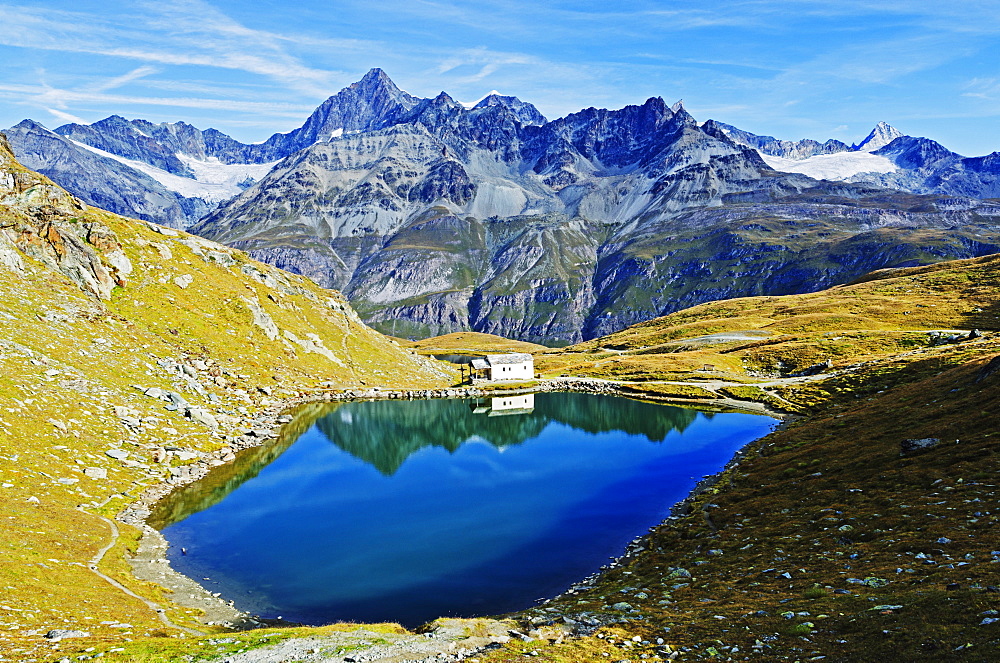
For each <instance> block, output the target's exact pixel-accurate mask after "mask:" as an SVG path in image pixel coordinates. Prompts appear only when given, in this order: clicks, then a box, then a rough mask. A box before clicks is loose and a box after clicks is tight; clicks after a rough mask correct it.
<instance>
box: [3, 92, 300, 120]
mask: <svg viewBox="0 0 1000 663" xmlns="http://www.w3.org/2000/svg"><path fill="white" fill-rule="evenodd" d="M4 93H7V94H6V95H4ZM0 96H7V97H8V98H11V96H15V97H18V98H20V99H21V100H22V103H31V104H34V105H37V106H39V107H42V108H46V109H47V110H49V111H50V112H51V109H52V108H53V107H54V108H55V109H65V108H67V107H68V106H69V105H70V104H71V103H81V104H104V105H112V106H118V107H125V106H171V107H176V108H201V109H211V110H222V111H230V112H237V113H269V114H286V113H291V114H295V116H297V117H302V116H303V115H304V114H305V113H308V112H310V111H311V110H313V107H312V106H310V105H308V104H291V103H282V102H271V101H235V100H232V99H212V98H198V97H144V96H133V95H122V94H107V93H104V92H97V91H93V90H67V89H62V88H56V87H51V86H45V85H6V84H0Z"/></svg>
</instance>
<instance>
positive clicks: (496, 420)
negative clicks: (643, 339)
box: [148, 394, 713, 530]
mask: <svg viewBox="0 0 1000 663" xmlns="http://www.w3.org/2000/svg"><path fill="white" fill-rule="evenodd" d="M532 396H533V394H532ZM560 396H561V398H560V399H558V401H556V400H553V399H544V398H539V399H538V401H537V403H534V402H533V404H534V405H535V406H534V408H533V409H532V410H531V411H520V410H519V411H518V414H517V415H516V416H503V417H489V416H482V415H483V414H487V415H488V414H490V413H491V412H496V411H497V410H495V409H494V408H493V407H492V401H494V400H499V399H474V400H459V399H454V400H442V399H436V400H419V401H358V402H349V403H312V404H309V405H306V406H303V407H302V408H301V409H300V410H298V411H297V412H296V413H295V416H294V418H293V420H292V422H291V423H289V424H285V426H283V427H282V429H281V434H280V436H279V437H278V439H277V440H276V441H274V442H272V443H270V444H265V445H264V446H260V447H254V448H252V449H246V450H244V451H241V452H240V453H238V454H237V455H236V460H235V461H234V462H232V463H229V464H227V465H223V466H220V467H217V468H215V469H213V470H212V471H211V472H210V473H209V474H208V476H206V477H204V478H203V479H200V480H199V481H196V482H194V483H191V484H188V485H186V486H181V487H179V488H176V489H175V490H174V491H173V492H171V493H170V495H168V496H167V497H166V498H164V499H162V500H160V502H158V503H157V504H156V507H155V508H154V509H153V512H152V514H150V517H149V519H148V522H149V524H150V525H151V526H153V527H154V528H156V529H158V530H162V529H165V528H166V527H169V526H170V525H173V524H174V523H178V522H180V521H182V520H184V519H185V518H187V517H188V516H189V515H191V514H193V513H197V512H199V511H202V510H203V509H207V508H209V507H211V506H212V505H213V504H217V503H218V502H220V501H222V500H223V499H225V497H226V496H227V495H228V494H229V493H231V492H232V491H234V490H236V489H237V488H238V487H239V486H240V485H242V484H243V483H245V482H246V481H249V480H250V479H253V478H254V477H256V476H257V475H258V474H259V473H260V471H261V470H262V469H264V468H265V467H267V466H268V465H269V464H270V463H271V462H273V461H274V460H275V459H276V458H278V457H279V456H280V455H281V454H282V453H284V452H285V450H287V449H288V447H290V446H291V445H292V444H293V443H294V442H295V440H297V439H298V438H299V436H300V435H302V434H303V433H305V432H306V431H307V430H309V429H310V428H312V427H313V426H315V427H316V428H317V430H319V431H320V432H322V434H323V435H324V436H325V437H326V438H327V439H328V440H330V442H332V443H334V444H336V445H337V446H338V447H340V448H341V449H343V450H344V451H346V452H347V453H349V454H351V455H352V456H354V457H355V458H358V459H360V460H363V461H365V462H366V463H368V464H370V465H372V466H373V467H375V468H376V469H377V470H378V471H379V472H381V473H382V474H384V475H386V476H391V475H392V474H394V473H395V472H396V471H397V470H398V469H399V468H400V466H402V464H403V463H404V462H405V461H406V459H407V458H409V457H410V456H412V455H413V454H415V453H416V452H418V451H420V450H421V449H423V448H425V447H443V448H445V449H447V450H448V451H452V452H453V451H455V450H456V449H458V448H459V447H461V446H462V445H463V444H465V443H466V442H469V441H472V440H475V441H480V442H488V443H489V444H491V445H493V446H495V447H497V448H498V449H503V448H506V447H509V446H513V445H516V444H520V443H522V442H524V441H525V440H529V439H532V438H534V437H536V436H538V434H539V433H540V432H541V431H542V430H544V429H545V427H546V426H548V425H549V423H551V422H559V423H563V424H566V425H567V426H570V427H571V428H573V429H576V430H580V431H584V432H587V433H603V432H608V431H614V430H619V431H622V432H625V433H628V434H629V435H642V436H644V437H645V438H646V439H647V440H649V441H650V442H662V441H663V440H664V439H666V437H667V435H668V434H669V433H670V431H673V430H676V431H684V430H685V429H686V428H687V427H688V426H689V425H690V424H691V422H692V421H694V420H695V418H696V417H698V416H699V415H701V416H703V417H707V418H711V417H712V416H713V415H712V413H711V412H699V411H697V410H688V409H684V408H677V407H668V406H663V405H655V404H651V403H644V402H642V401H633V400H628V399H624V398H608V397H594V396H590V395H587V394H560ZM401 405H402V406H404V407H400V406H401ZM482 407H485V408H486V411H485V412H480V413H478V414H477V412H476V410H477V409H479V408H482Z"/></svg>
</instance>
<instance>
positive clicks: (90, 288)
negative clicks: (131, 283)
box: [0, 134, 132, 299]
mask: <svg viewBox="0 0 1000 663" xmlns="http://www.w3.org/2000/svg"><path fill="white" fill-rule="evenodd" d="M0 206H2V208H3V210H4V215H3V217H0V263H2V264H3V265H4V266H5V267H6V268H7V269H9V270H12V271H15V272H18V273H22V272H23V271H24V270H25V268H26V265H25V262H24V260H23V259H22V257H21V255H19V253H18V252H20V254H24V255H25V256H27V257H29V258H31V259H33V260H35V261H37V262H38V263H41V264H42V265H44V266H45V267H47V268H49V269H52V270H53V271H57V272H59V273H61V274H62V275H64V276H66V277H67V278H69V279H70V280H71V281H73V282H74V283H75V284H76V285H78V286H79V287H80V288H81V289H82V290H83V291H85V292H88V293H90V294H92V295H95V296H96V297H98V298H100V299H108V298H110V297H111V291H112V290H113V289H114V288H115V286H123V285H125V279H126V277H127V276H128V275H129V274H130V273H131V272H132V263H131V262H130V261H129V259H128V257H127V256H126V255H125V252H124V251H123V250H122V246H121V244H120V243H119V242H118V238H117V237H116V236H115V234H114V232H113V231H112V230H111V229H110V228H108V227H107V226H105V225H104V224H102V223H101V222H100V221H97V220H93V219H92V218H91V219H88V220H85V219H82V218H80V217H81V216H82V215H83V213H84V212H86V211H87V206H86V205H85V204H84V203H83V202H82V201H80V200H79V199H76V198H74V197H72V196H70V195H69V194H67V193H66V192H65V191H64V190H62V189H61V188H59V187H57V186H56V185H54V184H53V183H52V182H51V181H49V180H48V179H46V178H45V177H43V176H40V175H38V174H37V173H33V172H31V171H29V170H27V169H25V168H24V167H22V166H21V165H20V164H18V163H17V161H16V160H15V158H14V155H13V152H12V151H11V149H10V144H9V143H8V142H7V140H6V139H5V138H4V137H3V135H2V134H0ZM15 249H16V251H15Z"/></svg>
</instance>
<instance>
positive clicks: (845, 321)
mask: <svg viewBox="0 0 1000 663" xmlns="http://www.w3.org/2000/svg"><path fill="white" fill-rule="evenodd" d="M998 270H1000V257H998V256H986V257H983V258H975V259H971V260H960V261H954V262H946V263H938V264H936V265H931V266H927V267H916V268H911V269H903V270H892V271H884V272H876V273H874V274H872V275H870V276H869V277H867V278H866V280H864V281H863V282H860V283H854V284H850V285H845V286H838V287H835V288H831V289H829V290H824V291H821V292H816V293H809V294H803V295H788V296H782V297H748V298H742V299H732V300H727V301H720V302H711V303H707V304H702V305H700V306H695V307H693V308H690V309H685V310H683V311H679V312H677V313H673V314H671V315H668V316H664V317H662V318H656V319H654V320H650V321H649V322H645V323H642V324H638V325H634V326H632V327H629V328H628V329H625V330H623V331H620V332H617V333H615V334H611V335H609V336H606V337H603V338H600V339H596V340H592V341H586V342H584V343H580V344H577V345H575V346H572V347H570V348H567V349H566V350H565V351H564V352H561V353H557V354H549V355H545V356H543V357H541V358H539V361H538V368H539V371H540V372H541V373H542V374H543V375H548V376H553V375H561V374H571V375H587V376H592V377H604V378H610V379H619V380H638V381H649V380H657V379H666V380H677V379H685V380H701V381H710V380H735V381H739V382H748V381H751V382H752V381H755V380H757V379H769V378H775V377H780V376H782V375H788V374H790V373H793V372H795V371H798V370H801V369H804V368H807V367H809V366H811V365H813V364H817V363H820V362H823V361H827V360H829V361H830V362H831V363H832V364H833V366H834V367H839V366H845V365H848V364H851V363H855V362H857V361H860V360H864V359H868V358H873V357H881V356H888V355H891V354H894V353H897V352H900V351H905V350H909V349H914V348H919V347H924V346H927V345H928V344H929V342H930V335H931V334H932V333H933V334H935V335H936V332H935V330H952V329H959V330H972V329H980V330H995V329H1000V304H998V302H1000V276H998Z"/></svg>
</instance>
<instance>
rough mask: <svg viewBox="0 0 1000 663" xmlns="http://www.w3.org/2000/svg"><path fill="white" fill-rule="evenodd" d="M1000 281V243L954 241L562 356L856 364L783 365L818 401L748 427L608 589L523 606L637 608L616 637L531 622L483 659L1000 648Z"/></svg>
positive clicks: (975, 654) (609, 580)
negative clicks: (775, 421)
mask: <svg viewBox="0 0 1000 663" xmlns="http://www.w3.org/2000/svg"><path fill="white" fill-rule="evenodd" d="M998 286H1000V258H998V257H997V256H989V257H985V258H981V259H975V260H964V261H956V262H952V263H943V264H940V265H935V266H932V267H923V268H914V269H907V270H900V271H898V272H895V273H890V274H876V275H874V276H873V277H872V278H870V279H868V280H866V281H865V282H863V283H858V284H854V285H849V286H844V287H840V288H834V289H832V290H829V291H825V292H821V293H815V294H812V295H800V296H792V297H772V298H754V299H744V300H736V301H730V302H718V303H713V304H706V305H703V306H700V307H697V308H696V309H691V310H688V311H682V312H680V313H677V314H674V315H671V316H667V317H664V318H660V319H658V320H655V321H651V322H649V323H646V324H642V325H636V326H635V327H631V328H629V329H627V330H624V331H623V332H620V333H618V334H614V335H612V336H610V337H607V338H604V339H600V340H598V341H594V342H590V343H587V344H582V345H580V346H576V347H575V348H570V349H569V350H567V351H566V352H565V354H563V355H561V356H560V355H555V356H551V357H549V358H547V359H546V360H545V361H549V360H551V361H552V364H551V366H552V367H553V370H558V371H564V372H565V371H567V370H575V371H577V372H579V373H582V374H591V375H608V374H609V373H611V374H616V375H627V376H628V377H629V378H630V379H632V380H634V381H635V383H636V384H650V383H643V382H642V380H643V379H644V378H652V379H653V380H656V379H660V378H663V377H667V378H671V379H678V378H681V377H683V376H685V375H691V376H693V375H702V374H703V373H704V371H698V370H697V368H698V367H701V365H702V364H703V363H708V362H710V361H714V362H716V363H717V364H718V365H720V366H721V369H722V370H718V371H716V372H717V373H718V374H719V375H721V376H723V377H726V378H727V379H740V380H746V381H756V380H764V379H765V378H760V377H754V376H753V375H748V373H747V371H748V370H749V371H750V372H751V373H755V374H756V373H759V372H762V371H764V370H767V371H775V372H777V371H778V369H779V365H778V363H777V360H778V359H781V360H782V361H783V362H785V363H784V366H785V368H786V370H787V369H790V368H792V367H801V366H804V365H808V364H810V363H812V362H815V361H818V360H822V359H824V358H829V359H832V360H833V363H834V366H835V367H837V368H839V369H840V370H837V371H835V372H834V373H831V374H827V375H821V376H819V378H818V379H816V380H815V381H810V382H801V383H791V384H785V385H784V386H782V387H781V388H780V394H781V395H782V396H783V397H784V398H786V399H788V401H790V402H791V403H792V404H793V405H795V406H797V407H798V409H799V410H800V412H801V413H802V414H803V415H804V416H801V417H799V418H798V419H796V420H795V421H792V422H790V423H788V424H786V425H785V426H784V427H782V428H781V429H779V430H777V431H776V432H774V433H772V434H771V435H769V436H767V437H765V438H763V439H762V440H759V441H757V442H755V443H753V444H751V445H750V446H749V448H748V449H747V450H746V451H747V456H746V458H745V459H744V460H743V461H742V462H741V463H740V464H739V466H738V467H735V468H734V469H730V470H728V471H727V472H725V473H724V474H723V475H722V476H721V478H720V480H719V482H718V483H717V484H715V486H714V487H712V488H710V489H708V491H707V492H705V493H704V494H702V495H700V496H699V497H697V498H695V499H694V500H692V501H691V502H690V503H689V504H688V506H687V507H686V508H685V509H684V510H682V513H681V515H680V516H679V517H678V518H677V519H676V520H672V521H669V522H668V523H666V524H665V525H663V526H661V527H659V528H657V529H656V530H655V531H654V532H653V533H652V534H651V535H650V537H649V539H648V540H647V541H646V542H644V544H643V547H645V548H646V551H645V552H643V553H641V554H639V555H637V556H636V557H635V558H634V559H633V560H632V561H631V562H629V563H626V564H625V565H623V566H622V567H621V568H618V569H614V570H612V571H609V572H608V573H607V574H605V575H604V576H603V577H602V578H601V580H600V581H599V582H598V583H597V586H596V587H595V588H594V589H593V590H590V591H584V592H580V593H578V594H576V595H572V596H565V597H561V598H560V599H558V600H556V601H553V602H552V603H550V604H549V605H548V606H546V607H547V608H548V609H549V610H533V611H529V612H528V614H529V615H533V616H535V617H536V619H544V620H548V619H552V618H556V619H558V618H559V615H561V614H566V615H569V616H570V617H571V618H573V617H574V616H578V615H579V613H581V612H590V613H594V614H604V615H606V616H607V615H614V616H620V617H622V618H624V619H625V622H624V623H622V624H619V625H616V626H614V627H605V628H604V629H602V630H601V631H600V634H602V635H607V636H608V637H604V638H596V637H591V638H584V639H580V640H575V641H567V642H565V643H562V644H559V645H553V644H546V643H538V642H535V643H517V644H514V645H511V646H508V647H507V648H505V649H504V650H502V651H498V652H496V653H494V654H491V655H490V656H488V657H486V658H484V660H487V661H521V660H525V661H526V660H547V661H585V660H620V659H623V658H624V659H628V660H636V659H637V658H638V657H639V656H640V655H642V654H645V655H646V656H647V657H649V660H656V659H657V658H659V659H665V658H667V657H668V656H670V655H671V652H679V653H678V654H676V656H677V657H678V658H679V660H709V659H713V660H764V661H771V660H789V661H794V660H800V661H805V660H827V661H878V660H899V661H904V660H905V661H917V660H928V661H947V660H954V661H992V660H996V657H997V653H998V652H1000V621H991V620H995V619H996V618H997V617H998V615H997V613H996V611H998V610H1000V552H998V548H1000V546H998V545H997V537H996V532H997V527H998V525H1000V509H998V503H1000V423H998V422H1000V420H998V417H997V413H998V412H1000V334H997V333H996V332H995V330H996V329H997V327H998V324H997V323H998V318H997V316H998V314H1000V287H998ZM904 312H909V314H908V315H907V314H905V313H904ZM941 328H943V329H955V328H957V329H963V328H964V329H969V328H978V329H981V330H987V331H986V332H985V335H984V336H983V337H980V338H978V339H973V340H962V341H958V342H950V343H944V344H938V345H932V344H931V342H930V337H929V335H928V333H927V332H926V330H927V329H941ZM742 330H765V331H769V332H771V336H770V337H768V338H767V339H765V340H759V341H745V340H744V341H726V342H724V343H721V344H720V345H721V346H722V347H721V348H720V347H718V346H717V345H708V346H705V345H696V344H693V343H690V341H691V339H693V338H695V337H698V336H702V335H705V334H708V333H718V332H732V331H742ZM831 334H832V336H833V337H840V340H834V338H831ZM671 341H682V343H681V344H680V345H681V347H680V348H675V347H672V346H669V345H665V344H667V343H669V342H671ZM685 341H686V342H687V343H685ZM713 343H714V342H713ZM602 348H604V349H606V350H604V351H602V350H601V349H602ZM650 349H654V351H653V352H650V353H648V354H636V355H634V356H629V355H627V354H626V355H624V356H622V362H621V363H622V364H624V365H625V368H623V369H619V370H614V371H612V370H609V369H607V368H605V366H607V364H604V366H596V364H598V363H600V362H604V361H607V357H609V356H618V355H617V354H616V353H614V352H612V350H619V351H621V350H625V351H626V352H627V351H629V350H639V351H640V352H642V351H644V350H650ZM734 356H735V357H736V361H733V362H731V363H729V364H726V363H725V361H727V360H728V359H729V358H730V357H734ZM709 358H710V359H709ZM702 368H703V367H702ZM701 379H703V380H710V379H720V378H712V377H710V376H703V377H702V378H701ZM771 382H772V383H774V382H775V380H773V379H772V380H771ZM655 384H656V383H655V381H654V382H652V385H653V386H654V388H655ZM928 438H929V439H931V440H933V441H934V442H933V443H932V445H933V446H932V447H931V448H929V449H927V450H925V451H922V452H916V453H912V454H905V455H904V454H903V453H902V449H903V447H902V444H903V442H904V441H905V440H915V439H928ZM678 569H683V571H679V570H678ZM689 574H690V576H691V577H688V575H689ZM621 603H627V604H628V607H626V606H623V605H620V604H621ZM616 604H619V605H618V608H617V609H616V608H615V606H616ZM553 609H554V610H555V611H554V612H552V611H551V610H553ZM991 611H992V612H991ZM633 637H638V640H639V642H632V641H631V639H632V638H633ZM657 638H660V639H662V640H663V641H664V644H663V645H662V646H658V645H657V644H656V641H657ZM609 640H611V641H613V644H612V643H611V642H609ZM643 642H646V643H647V644H642V643H643ZM531 650H535V651H537V652H538V655H537V656H534V655H530V651H531ZM818 657H823V658H822V659H820V658H818Z"/></svg>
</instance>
